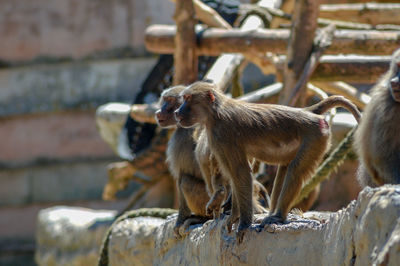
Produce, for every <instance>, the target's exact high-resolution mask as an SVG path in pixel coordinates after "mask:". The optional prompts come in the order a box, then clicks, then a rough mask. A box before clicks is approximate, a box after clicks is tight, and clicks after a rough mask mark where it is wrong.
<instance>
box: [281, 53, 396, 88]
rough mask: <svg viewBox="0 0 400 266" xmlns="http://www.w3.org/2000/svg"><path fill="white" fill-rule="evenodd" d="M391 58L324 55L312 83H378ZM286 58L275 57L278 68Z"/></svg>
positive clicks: (282, 56)
mask: <svg viewBox="0 0 400 266" xmlns="http://www.w3.org/2000/svg"><path fill="white" fill-rule="evenodd" d="M390 59H391V56H367V55H323V56H322V57H321V59H320V62H319V64H318V66H317V68H316V69H315V71H314V73H313V75H312V76H311V79H310V80H311V81H326V82H327V81H345V82H354V83H376V82H377V80H378V79H379V78H380V76H382V74H384V73H385V72H386V71H387V70H388V69H389V64H390ZM285 60H286V56H284V55H280V56H277V57H275V59H274V63H275V64H276V65H277V67H279V66H282V65H283V64H284V62H285Z"/></svg>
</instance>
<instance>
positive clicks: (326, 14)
mask: <svg viewBox="0 0 400 266" xmlns="http://www.w3.org/2000/svg"><path fill="white" fill-rule="evenodd" d="M320 17H321V18H329V19H338V20H347V21H354V22H362V23H368V24H372V25H377V24H399V23H400V4H398V3H387V4H382V3H363V4H361V3H357V4H356V3H355V4H335V5H333V4H332V5H321V6H320Z"/></svg>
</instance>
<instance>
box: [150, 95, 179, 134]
mask: <svg viewBox="0 0 400 266" xmlns="http://www.w3.org/2000/svg"><path fill="white" fill-rule="evenodd" d="M180 105H181V98H180V97H179V96H177V97H172V96H164V97H162V99H161V108H160V109H159V110H158V111H157V112H156V120H157V123H158V124H159V125H160V126H161V127H172V126H175V125H176V120H175V117H174V111H175V110H176V109H178V108H179V106H180Z"/></svg>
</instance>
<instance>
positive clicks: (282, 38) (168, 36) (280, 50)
mask: <svg viewBox="0 0 400 266" xmlns="http://www.w3.org/2000/svg"><path fill="white" fill-rule="evenodd" d="M196 32H197V33H198V35H199V39H198V43H197V47H196V48H197V53H198V55H212V56H218V55H220V54H222V53H243V52H246V51H252V52H253V53H266V52H272V53H277V54H285V53H286V47H287V43H288V40H289V35H290V31H289V30H288V29H255V30H251V31H246V30H242V29H230V30H226V29H217V28H208V29H203V30H201V29H196ZM175 34H176V27H175V26H173V25H152V26H150V27H148V28H147V29H146V35H145V44H146V48H147V49H148V50H149V51H151V52H154V53H159V54H172V53H173V52H174V49H175V45H174V36H175ZM399 46H400V32H399V31H383V32H382V31H376V30H371V31H364V30H336V31H335V33H334V38H333V42H332V45H331V46H330V47H329V48H328V49H327V51H326V52H327V53H329V54H371V55H372V54H374V55H387V54H392V53H393V52H394V51H395V50H396V49H397V48H398V47H399Z"/></svg>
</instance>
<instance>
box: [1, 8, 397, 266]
mask: <svg viewBox="0 0 400 266" xmlns="http://www.w3.org/2000/svg"><path fill="white" fill-rule="evenodd" d="M221 1H222V2H223V0H221ZM217 2H218V1H217ZM225 2H226V1H225ZM233 2H235V1H233ZM236 2H239V1H236ZM240 2H244V3H248V2H252V1H245V0H243V1H240ZM253 2H254V1H253ZM323 2H324V3H330V2H332V3H340V2H354V1H329V0H327V1H323ZM359 2H365V1H359ZM390 2H395V1H390ZM174 10H175V6H174V3H173V2H172V1H168V0H112V1H110V0H1V1H0V265H35V263H34V260H33V257H34V251H35V230H36V226H37V225H36V221H37V214H38V212H39V211H40V210H42V209H45V208H49V207H52V206H59V205H68V206H80V207H87V208H90V209H109V210H121V209H123V208H124V207H125V206H126V204H127V203H128V201H129V196H130V195H131V194H132V192H133V191H135V190H136V189H137V184H135V183H134V182H131V183H129V185H128V188H127V189H125V190H124V191H122V192H119V193H118V194H117V199H116V200H115V201H111V202H110V201H103V200H102V193H103V187H104V186H105V184H106V183H107V179H108V177H107V166H108V165H109V164H110V163H112V162H118V161H121V158H120V156H117V155H116V153H115V152H114V151H113V149H112V148H111V147H110V146H109V145H108V144H107V143H106V142H105V141H104V140H102V138H101V137H100V134H99V130H98V128H97V127H96V119H95V115H96V109H97V108H98V107H99V106H101V105H104V104H107V103H109V102H122V103H132V102H133V101H134V100H135V98H136V96H137V95H138V93H139V92H140V89H141V85H142V83H143V82H144V81H145V79H146V77H147V76H148V74H149V73H150V71H151V69H152V68H153V66H154V65H155V64H156V62H157V58H158V56H157V55H153V54H150V53H149V52H147V51H146V49H145V45H144V32H145V29H146V27H147V26H149V25H151V24H174V21H173V19H172V16H173V13H174ZM273 81H274V77H273V76H271V75H269V76H265V75H262V74H261V71H260V70H258V69H257V67H255V66H254V65H252V64H250V65H249V66H248V67H247V68H246V69H245V70H244V72H243V75H242V84H243V87H244V89H245V91H246V92H247V91H251V90H254V89H257V88H260V87H262V86H265V85H267V84H271V83H273ZM366 88H369V86H367V87H366ZM153 100H154V99H153ZM345 127H346V128H347V130H348V128H349V126H348V125H347V126H345ZM342 133H343V132H342ZM343 134H344V133H343ZM343 134H342V135H343ZM342 135H341V136H342ZM356 165H357V162H356V161H355V159H354V158H353V160H350V161H347V162H346V163H345V164H344V165H343V166H342V167H341V168H340V170H339V171H340V174H335V175H333V176H332V177H331V179H330V180H329V181H326V182H325V183H324V184H323V186H322V188H321V191H322V192H321V194H320V198H319V199H318V200H317V202H316V204H315V206H314V207H315V208H314V209H317V210H337V209H338V208H341V207H343V206H345V205H346V204H347V203H348V202H349V201H350V200H351V199H354V198H355V197H356V196H357V194H358V192H359V190H360V188H359V186H358V185H357V182H356V180H355V178H354V173H355V166H356ZM349 177H351V178H349ZM333 187H336V188H339V189H338V190H337V191H336V192H335V193H329V191H330V190H332V188H333ZM338 191H339V192H338ZM167 205H168V204H167ZM162 207H164V206H162Z"/></svg>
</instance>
